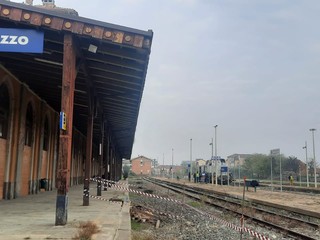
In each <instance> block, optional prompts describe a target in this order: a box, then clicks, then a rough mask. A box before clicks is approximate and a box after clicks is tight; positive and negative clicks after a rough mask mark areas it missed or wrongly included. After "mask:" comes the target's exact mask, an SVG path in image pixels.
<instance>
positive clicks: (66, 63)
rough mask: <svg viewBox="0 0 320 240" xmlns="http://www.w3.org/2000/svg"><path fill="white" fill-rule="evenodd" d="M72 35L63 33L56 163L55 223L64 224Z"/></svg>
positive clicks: (73, 74) (71, 99) (73, 63)
mask: <svg viewBox="0 0 320 240" xmlns="http://www.w3.org/2000/svg"><path fill="white" fill-rule="evenodd" d="M73 46H74V44H73V39H72V35H71V34H69V33H66V34H65V35H64V50H63V68H62V89H61V111H62V112H64V113H65V114H66V130H60V141H59V157H58V165H57V199H56V222H55V224H56V225H65V224H66V223H67V218H68V192H69V185H70V163H71V146H72V125H73V102H74V88H75V78H76V53H75V49H74V47H73Z"/></svg>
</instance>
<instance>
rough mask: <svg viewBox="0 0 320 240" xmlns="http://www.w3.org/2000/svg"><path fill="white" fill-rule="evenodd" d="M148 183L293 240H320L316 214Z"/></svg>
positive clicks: (182, 186)
mask: <svg viewBox="0 0 320 240" xmlns="http://www.w3.org/2000/svg"><path fill="white" fill-rule="evenodd" d="M145 180H147V181H149V182H152V183H153V184H157V185H160V186H162V187H164V188H168V189H170V190H172V191H175V192H177V193H180V194H184V195H186V196H188V197H190V198H193V199H196V200H198V201H203V202H205V203H206V204H209V205H211V206H214V207H215V208H218V209H221V210H222V211H228V212H230V213H232V214H235V215H237V216H239V215H240V216H242V214H243V216H244V217H245V220H246V221H251V222H255V223H256V224H258V225H260V226H264V227H266V228H272V229H274V230H276V231H281V232H282V233H284V234H285V235H288V236H290V237H292V238H295V239H310V240H315V239H320V236H315V231H316V230H319V223H320V218H319V217H318V216H317V214H315V213H313V212H305V211H296V210H294V209H290V208H284V207H283V206H280V205H278V206H277V205H274V204H270V203H267V202H262V201H247V200H245V201H243V200H242V199H239V197H237V196H233V195H229V194H225V193H217V192H213V191H210V190H206V189H203V188H199V187H193V186H192V187H191V186H187V185H185V184H178V183H174V182H170V181H163V180H159V179H151V178H145ZM242 206H243V210H242ZM318 215H319V214H318Z"/></svg>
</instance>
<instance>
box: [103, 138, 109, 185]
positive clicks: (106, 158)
mask: <svg viewBox="0 0 320 240" xmlns="http://www.w3.org/2000/svg"><path fill="white" fill-rule="evenodd" d="M105 150H106V154H105V160H104V164H105V168H104V178H105V180H110V176H109V169H110V140H109V135H108V136H107V143H106V149H105ZM108 186H109V183H108V184H104V190H105V191H106V190H108Z"/></svg>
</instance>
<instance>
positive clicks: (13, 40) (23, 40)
mask: <svg viewBox="0 0 320 240" xmlns="http://www.w3.org/2000/svg"><path fill="white" fill-rule="evenodd" d="M28 43H29V38H28V37H27V36H10V35H0V44H13V45H14V44H19V45H27V44H28Z"/></svg>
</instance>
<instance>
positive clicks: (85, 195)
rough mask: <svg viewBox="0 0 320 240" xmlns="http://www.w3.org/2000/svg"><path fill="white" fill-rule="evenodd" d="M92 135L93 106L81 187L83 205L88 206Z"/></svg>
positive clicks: (90, 114) (88, 126)
mask: <svg viewBox="0 0 320 240" xmlns="http://www.w3.org/2000/svg"><path fill="white" fill-rule="evenodd" d="M92 135H93V108H92V109H91V111H90V113H89V116H88V122H87V147H86V162H85V172H84V188H83V206H89V195H90V192H89V189H90V174H91V161H92Z"/></svg>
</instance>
